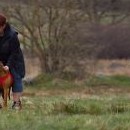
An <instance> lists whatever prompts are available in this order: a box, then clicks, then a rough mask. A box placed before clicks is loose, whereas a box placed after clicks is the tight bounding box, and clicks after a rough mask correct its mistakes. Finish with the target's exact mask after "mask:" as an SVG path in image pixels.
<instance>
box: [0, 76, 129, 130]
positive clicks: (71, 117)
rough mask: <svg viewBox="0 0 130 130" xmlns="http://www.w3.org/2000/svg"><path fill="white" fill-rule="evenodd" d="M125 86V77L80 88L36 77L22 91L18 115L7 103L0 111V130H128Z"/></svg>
mask: <svg viewBox="0 0 130 130" xmlns="http://www.w3.org/2000/svg"><path fill="white" fill-rule="evenodd" d="M104 82H105V83H104ZM129 82H130V80H129V77H125V76H116V77H105V78H104V77H96V78H95V79H94V80H93V81H91V82H84V83H80V84H77V83H72V82H70V81H64V80H58V79H55V80H52V78H51V77H44V78H43V77H40V78H39V79H38V80H37V81H35V82H34V83H33V84H31V85H29V86H26V87H25V89H24V94H23V97H22V102H23V109H22V110H21V111H14V110H11V108H10V106H11V101H9V107H8V109H7V110H1V111H0V115H1V120H0V130H130V123H129V122H130V116H129V115H130V94H129V92H130V88H129V85H130V83H129Z"/></svg>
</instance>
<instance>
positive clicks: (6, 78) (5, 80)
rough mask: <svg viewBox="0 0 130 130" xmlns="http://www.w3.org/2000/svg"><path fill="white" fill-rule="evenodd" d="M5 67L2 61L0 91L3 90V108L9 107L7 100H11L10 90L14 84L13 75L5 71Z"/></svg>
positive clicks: (0, 65)
mask: <svg viewBox="0 0 130 130" xmlns="http://www.w3.org/2000/svg"><path fill="white" fill-rule="evenodd" d="M3 67H4V65H3V63H2V62H1V61H0V89H2V97H3V107H7V98H8V97H9V99H10V89H11V86H12V83H13V78H12V75H11V74H10V72H9V71H5V70H4V68H3Z"/></svg>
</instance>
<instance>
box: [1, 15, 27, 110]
mask: <svg viewBox="0 0 130 130" xmlns="http://www.w3.org/2000/svg"><path fill="white" fill-rule="evenodd" d="M0 61H2V63H3V64H4V69H5V71H10V73H11V74H12V76H13V85H12V95H13V105H12V109H21V107H22V104H21V96H22V92H23V84H22V78H24V76H25V62H24V57H23V53H22V50H21V48H20V42H19V39H18V32H17V31H16V30H15V29H14V27H13V26H11V24H10V23H9V22H7V18H6V16H5V15H4V14H0Z"/></svg>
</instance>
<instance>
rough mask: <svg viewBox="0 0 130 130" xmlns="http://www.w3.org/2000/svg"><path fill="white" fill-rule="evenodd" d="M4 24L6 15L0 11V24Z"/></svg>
mask: <svg viewBox="0 0 130 130" xmlns="http://www.w3.org/2000/svg"><path fill="white" fill-rule="evenodd" d="M4 24H6V17H5V15H4V14H1V13H0V26H3V25H4Z"/></svg>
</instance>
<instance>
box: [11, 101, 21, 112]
mask: <svg viewBox="0 0 130 130" xmlns="http://www.w3.org/2000/svg"><path fill="white" fill-rule="evenodd" d="M12 109H14V110H21V109H22V104H21V101H14V102H13V105H12Z"/></svg>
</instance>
